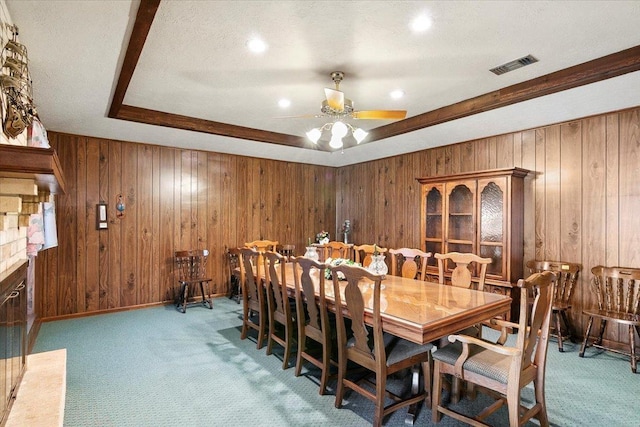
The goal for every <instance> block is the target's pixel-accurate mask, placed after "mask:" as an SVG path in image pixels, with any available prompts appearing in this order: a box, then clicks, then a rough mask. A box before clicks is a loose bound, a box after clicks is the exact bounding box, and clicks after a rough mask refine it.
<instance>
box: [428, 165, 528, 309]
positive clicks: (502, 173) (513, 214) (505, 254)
mask: <svg viewBox="0 0 640 427" xmlns="http://www.w3.org/2000/svg"><path fill="white" fill-rule="evenodd" d="M527 173H529V171H528V170H525V169H520V168H508V169H494V170H487V171H479V172H471V173H461V174H456V175H447V176H438V177H428V178H417V180H418V181H419V182H420V184H421V185H422V192H421V194H422V198H421V201H422V203H421V236H422V237H421V239H422V250H423V251H425V252H431V253H433V254H435V253H446V252H471V253H474V254H477V255H479V256H481V257H484V258H491V259H492V260H493V262H492V263H491V264H490V265H489V266H488V267H487V276H486V282H485V291H489V292H495V293H500V294H503V295H509V296H511V297H512V298H513V300H514V301H513V304H512V308H511V310H512V313H513V314H514V315H515V314H517V312H518V304H519V302H518V301H517V300H518V298H517V296H518V295H517V293H516V292H512V288H513V286H514V284H515V283H517V281H518V279H520V278H522V274H523V263H524V259H523V258H524V241H523V238H524V236H523V235H524V178H525V176H526V175H527ZM427 268H428V270H429V273H430V274H435V275H436V276H437V274H438V271H437V270H438V267H437V264H436V260H435V258H430V259H429V265H428V267H427ZM452 269H453V266H449V268H447V271H448V272H449V273H450V272H451V270H452ZM472 273H473V274H474V275H475V273H476V272H475V271H472ZM514 317H515V316H514Z"/></svg>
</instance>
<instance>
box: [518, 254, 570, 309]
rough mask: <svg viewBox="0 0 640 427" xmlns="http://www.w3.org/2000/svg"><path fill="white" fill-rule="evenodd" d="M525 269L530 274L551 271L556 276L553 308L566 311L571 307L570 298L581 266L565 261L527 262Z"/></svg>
mask: <svg viewBox="0 0 640 427" xmlns="http://www.w3.org/2000/svg"><path fill="white" fill-rule="evenodd" d="M527 268H528V269H529V271H530V272H531V273H540V272H543V271H553V272H554V273H556V276H558V281H557V282H556V287H555V290H554V295H553V306H554V307H553V308H554V310H557V309H563V308H564V309H566V308H569V307H571V297H572V296H573V291H574V289H575V286H576V283H577V282H578V276H579V275H580V271H581V270H582V264H576V263H571V262H565V261H535V260H532V261H528V262H527Z"/></svg>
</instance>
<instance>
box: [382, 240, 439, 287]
mask: <svg viewBox="0 0 640 427" xmlns="http://www.w3.org/2000/svg"><path fill="white" fill-rule="evenodd" d="M389 254H390V255H391V274H392V275H393V276H402V277H404V278H408V279H416V280H426V274H427V260H428V259H429V258H430V257H431V253H430V252H423V251H421V250H420V249H411V248H400V249H389Z"/></svg>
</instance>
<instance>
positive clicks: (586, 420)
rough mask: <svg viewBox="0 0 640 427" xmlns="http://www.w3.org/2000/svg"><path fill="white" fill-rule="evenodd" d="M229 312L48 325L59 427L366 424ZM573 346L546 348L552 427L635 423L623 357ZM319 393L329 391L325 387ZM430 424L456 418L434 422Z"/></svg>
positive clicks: (118, 316) (363, 413)
mask: <svg viewBox="0 0 640 427" xmlns="http://www.w3.org/2000/svg"><path fill="white" fill-rule="evenodd" d="M240 313H241V306H240V305H238V304H236V303H235V301H231V300H229V299H226V298H224V299H217V300H215V301H214V309H213V310H208V309H206V308H203V307H190V308H188V309H187V313H186V314H182V313H180V312H178V311H176V309H175V308H174V307H173V306H162V307H154V308H147V309H140V310H132V311H126V312H121V313H114V314H104V315H98V316H91V317H85V318H80V319H72V320H61V321H54V322H48V323H44V324H43V325H42V328H41V330H40V333H39V336H38V339H37V341H36V345H35V349H34V352H43V351H48V350H55V349H59V348H66V349H67V396H66V409H65V417H64V425H65V426H69V427H73V426H82V427H91V426H136V427H139V426H175V425H182V426H194V427H195V426H222V425H224V426H253V425H269V426H366V425H370V424H371V420H372V408H373V406H372V404H371V403H370V402H369V401H368V400H366V399H364V398H362V397H360V396H359V395H357V394H355V393H351V394H350V395H347V397H348V399H347V401H346V402H345V404H344V406H343V408H342V409H336V408H335V407H334V396H333V395H332V394H329V395H325V396H320V395H318V385H317V383H318V382H317V375H316V374H317V372H315V371H307V372H306V375H303V376H300V377H298V378H296V377H295V376H294V375H293V371H294V370H293V368H289V369H287V370H285V371H283V370H282V369H281V364H282V360H281V354H282V352H276V353H275V354H274V355H271V356H267V355H266V354H265V348H264V347H263V348H262V349H261V350H257V349H256V345H255V339H254V338H253V337H254V336H255V335H252V336H251V337H250V338H248V339H246V340H244V341H243V340H240V325H241V320H240ZM275 348H276V349H277V350H278V351H279V350H280V347H279V346H277V345H276V346H275ZM578 348H579V345H578V344H571V343H566V344H565V353H559V352H558V351H557V346H556V345H555V342H551V343H550V346H549V359H548V366H547V387H546V392H547V406H548V414H549V419H550V422H551V423H552V425H556V426H586V425H593V426H596V425H597V426H634V427H637V426H640V411H639V410H638V409H637V399H638V397H639V396H640V374H638V375H634V374H632V373H631V370H630V367H629V362H628V360H626V359H624V358H621V357H619V356H617V355H611V354H608V353H603V352H601V351H598V350H594V349H589V350H587V354H586V355H585V358H584V359H581V358H579V357H578ZM292 363H294V360H293V358H292ZM303 373H304V371H303ZM330 387H331V389H330V390H329V393H333V387H334V383H330ZM531 395H532V390H525V391H524V392H523V396H524V397H525V398H530V397H531ZM487 402H488V398H486V397H479V398H478V399H476V401H473V402H469V401H467V400H463V402H462V403H461V404H460V406H461V407H464V408H465V409H467V410H470V411H473V410H477V408H478V407H482V406H483V405H484V404H485V403H487ZM501 411H502V410H501ZM405 414H406V411H404V410H400V411H398V412H397V413H395V414H392V415H391V416H390V417H388V418H386V420H385V425H386V426H403V425H405V424H404V417H405ZM505 418H506V416H505V413H503V412H498V414H494V416H493V418H491V422H492V423H494V424H496V425H506V424H507V423H506V420H505ZM430 420H431V412H430V410H429V409H426V408H422V409H421V411H420V414H419V417H418V420H417V423H416V425H421V426H424V425H432V424H431V422H430ZM437 425H439V426H443V427H447V426H457V425H460V423H457V422H454V421H453V420H451V419H450V418H447V417H445V418H443V420H442V422H440V423H439V424H437ZM529 425H535V424H533V423H530V424H529Z"/></svg>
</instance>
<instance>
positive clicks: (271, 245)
mask: <svg viewBox="0 0 640 427" xmlns="http://www.w3.org/2000/svg"><path fill="white" fill-rule="evenodd" d="M279 244H280V242H278V241H277V240H254V241H253V242H248V243H245V244H244V246H245V247H247V248H252V249H255V250H256V251H258V252H259V254H260V255H258V260H257V262H258V263H259V264H260V265H262V264H263V263H264V258H263V256H262V254H263V253H265V252H266V251H273V252H277V250H278V245H279Z"/></svg>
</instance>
